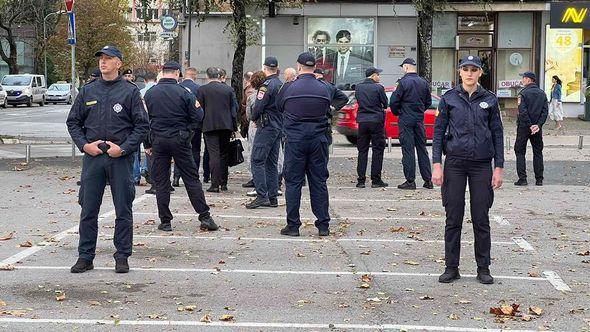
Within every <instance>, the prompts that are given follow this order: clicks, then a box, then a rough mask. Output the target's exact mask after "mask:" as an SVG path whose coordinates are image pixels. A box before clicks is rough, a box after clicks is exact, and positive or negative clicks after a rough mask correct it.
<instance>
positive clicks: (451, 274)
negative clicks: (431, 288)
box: [438, 267, 461, 284]
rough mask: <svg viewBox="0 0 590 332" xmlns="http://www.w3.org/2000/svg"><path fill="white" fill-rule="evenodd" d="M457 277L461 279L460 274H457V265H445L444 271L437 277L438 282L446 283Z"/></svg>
mask: <svg viewBox="0 0 590 332" xmlns="http://www.w3.org/2000/svg"><path fill="white" fill-rule="evenodd" d="M457 279H461V275H460V274H459V268H458V267H446V268H445V273H443V274H441V275H440V277H438V282H442V283H445V284H448V283H450V282H453V281H455V280H457Z"/></svg>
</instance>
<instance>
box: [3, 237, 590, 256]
mask: <svg viewBox="0 0 590 332" xmlns="http://www.w3.org/2000/svg"><path fill="white" fill-rule="evenodd" d="M0 240H2V239H0ZM578 256H590V250H586V251H580V252H579V253H578Z"/></svg>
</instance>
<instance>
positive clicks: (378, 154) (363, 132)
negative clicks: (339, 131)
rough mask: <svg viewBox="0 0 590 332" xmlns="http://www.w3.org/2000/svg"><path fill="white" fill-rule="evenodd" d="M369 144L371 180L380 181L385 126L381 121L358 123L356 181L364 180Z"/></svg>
mask: <svg viewBox="0 0 590 332" xmlns="http://www.w3.org/2000/svg"><path fill="white" fill-rule="evenodd" d="M369 146H371V148H372V149H373V158H372V160H371V181H373V182H375V181H381V170H382V169H383V152H384V151H385V128H383V122H363V123H359V132H358V139H357V143H356V147H357V149H358V162H357V166H356V172H357V174H358V181H359V182H365V179H366V172H367V162H368V157H369Z"/></svg>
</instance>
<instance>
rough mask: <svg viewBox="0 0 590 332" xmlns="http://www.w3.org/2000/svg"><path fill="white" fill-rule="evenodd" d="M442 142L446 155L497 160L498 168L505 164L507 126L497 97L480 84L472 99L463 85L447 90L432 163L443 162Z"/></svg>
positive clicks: (442, 100)
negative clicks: (505, 132) (503, 120)
mask: <svg viewBox="0 0 590 332" xmlns="http://www.w3.org/2000/svg"><path fill="white" fill-rule="evenodd" d="M443 145H444V147H445V151H446V155H447V158H457V159H466V160H474V161H491V160H492V159H494V165H495V167H504V129H503V127H502V119H501V118H500V108H499V105H498V98H497V97H496V96H495V95H494V94H493V93H491V92H490V91H488V90H486V89H484V88H482V87H481V86H480V85H478V87H477V90H476V91H475V92H474V93H473V94H472V95H471V98H470V97H469V95H468V93H467V92H466V91H465V90H464V89H463V86H462V85H459V86H457V87H455V88H454V89H452V90H449V91H448V92H447V93H445V94H444V95H443V96H442V99H441V101H440V103H439V106H438V111H437V117H436V123H435V126H434V138H433V140H432V162H433V163H441V161H442V152H443Z"/></svg>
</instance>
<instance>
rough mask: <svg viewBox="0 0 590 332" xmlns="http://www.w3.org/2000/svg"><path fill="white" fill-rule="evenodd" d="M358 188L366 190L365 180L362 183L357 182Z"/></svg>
mask: <svg viewBox="0 0 590 332" xmlns="http://www.w3.org/2000/svg"><path fill="white" fill-rule="evenodd" d="M356 187H357V188H364V187H365V181H364V180H362V181H361V180H357V183H356Z"/></svg>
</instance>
